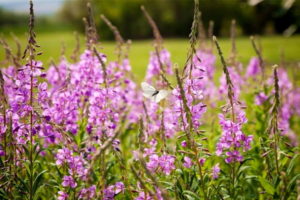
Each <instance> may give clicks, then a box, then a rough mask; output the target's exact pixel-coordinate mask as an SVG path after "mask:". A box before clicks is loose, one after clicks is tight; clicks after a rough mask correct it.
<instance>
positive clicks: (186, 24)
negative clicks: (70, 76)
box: [0, 0, 300, 39]
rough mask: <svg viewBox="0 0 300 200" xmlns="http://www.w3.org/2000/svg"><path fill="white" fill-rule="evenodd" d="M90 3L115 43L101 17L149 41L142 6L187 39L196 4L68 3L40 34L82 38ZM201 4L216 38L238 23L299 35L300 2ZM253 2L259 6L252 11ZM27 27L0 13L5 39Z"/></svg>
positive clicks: (172, 0) (42, 19)
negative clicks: (71, 34) (61, 32)
mask: <svg viewBox="0 0 300 200" xmlns="http://www.w3.org/2000/svg"><path fill="white" fill-rule="evenodd" d="M87 1H91V3H92V7H93V12H94V17H95V22H96V24H97V28H98V31H99V33H100V36H101V37H102V39H113V35H112V33H111V31H110V30H109V29H108V28H107V26H106V25H105V24H104V22H103V21H102V20H101V19H100V14H104V15H105V16H106V17H107V18H108V19H109V20H111V22H112V23H113V24H114V25H116V26H117V27H118V29H119V30H120V32H121V34H122V35H123V36H124V37H125V38H130V39H136V38H139V39H143V38H151V37H152V30H151V28H150V26H149V25H148V23H147V20H146V19H145V17H144V16H143V13H142V11H141V9H140V6H141V5H144V6H145V7H146V9H147V10H148V12H149V13H150V14H151V16H152V17H153V18H154V20H155V22H156V23H157V25H158V27H159V29H160V31H161V33H162V35H163V37H187V36H188V34H189V32H190V27H191V23H192V18H193V9H194V8H193V6H194V0H65V3H64V5H63V7H62V8H61V10H60V12H59V15H55V16H38V17H37V26H36V27H37V29H38V30H37V31H47V32H49V31H59V30H74V29H75V30H77V31H81V32H84V24H83V21H82V18H83V17H86V16H87V8H86V3H87ZM199 1H200V9H201V11H202V19H203V22H204V25H205V27H206V28H208V24H209V20H213V21H214V23H215V26H214V34H216V35H221V36H228V35H229V27H230V22H231V20H232V19H236V21H237V27H238V34H245V35H250V34H281V33H283V32H284V31H286V30H288V31H289V32H291V33H293V32H296V33H300V0H199ZM249 2H256V3H255V5H252V6H251V5H250V4H251V3H249ZM288 2H290V3H288ZM291 2H292V3H291ZM252 4H253V3H252ZM27 24H28V15H27V14H17V13H12V12H8V11H5V10H3V9H1V7H0V29H1V32H2V33H3V32H10V31H12V32H15V33H18V32H20V33H23V32H24V31H25V30H27V28H26V27H27Z"/></svg>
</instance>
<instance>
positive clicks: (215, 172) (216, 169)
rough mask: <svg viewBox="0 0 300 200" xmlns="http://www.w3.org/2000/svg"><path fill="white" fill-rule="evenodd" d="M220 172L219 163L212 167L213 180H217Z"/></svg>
mask: <svg viewBox="0 0 300 200" xmlns="http://www.w3.org/2000/svg"><path fill="white" fill-rule="evenodd" d="M220 171H221V169H220V167H219V163H217V164H216V165H215V166H213V168H212V177H213V179H217V178H218V177H219V174H220Z"/></svg>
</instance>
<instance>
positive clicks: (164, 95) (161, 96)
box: [154, 90, 170, 103]
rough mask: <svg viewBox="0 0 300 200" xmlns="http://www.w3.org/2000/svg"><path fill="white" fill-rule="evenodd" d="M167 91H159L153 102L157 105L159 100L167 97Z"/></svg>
mask: <svg viewBox="0 0 300 200" xmlns="http://www.w3.org/2000/svg"><path fill="white" fill-rule="evenodd" d="M169 93H170V92H169V91H167V90H160V91H159V92H158V94H156V95H155V96H154V97H155V98H154V101H155V102H156V103H158V102H160V101H161V100H163V99H164V98H166V97H167V96H168V95H169Z"/></svg>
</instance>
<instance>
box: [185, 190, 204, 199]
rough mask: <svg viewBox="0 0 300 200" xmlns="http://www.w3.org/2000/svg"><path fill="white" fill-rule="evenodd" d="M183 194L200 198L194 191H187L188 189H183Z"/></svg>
mask: <svg viewBox="0 0 300 200" xmlns="http://www.w3.org/2000/svg"><path fill="white" fill-rule="evenodd" d="M183 195H184V196H186V197H187V198H189V199H195V200H200V197H199V196H198V195H197V194H195V193H194V192H192V191H189V190H184V191H183ZM191 197H192V198H191Z"/></svg>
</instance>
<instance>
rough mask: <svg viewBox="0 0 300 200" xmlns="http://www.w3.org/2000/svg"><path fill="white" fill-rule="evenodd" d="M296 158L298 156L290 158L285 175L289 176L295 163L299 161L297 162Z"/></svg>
mask: <svg viewBox="0 0 300 200" xmlns="http://www.w3.org/2000/svg"><path fill="white" fill-rule="evenodd" d="M298 157H299V154H296V155H295V156H294V157H293V158H292V160H291V162H290V164H289V166H288V168H287V170H286V173H287V175H290V173H291V172H292V170H293V168H294V166H295V164H296V162H298V161H299V160H298Z"/></svg>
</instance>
